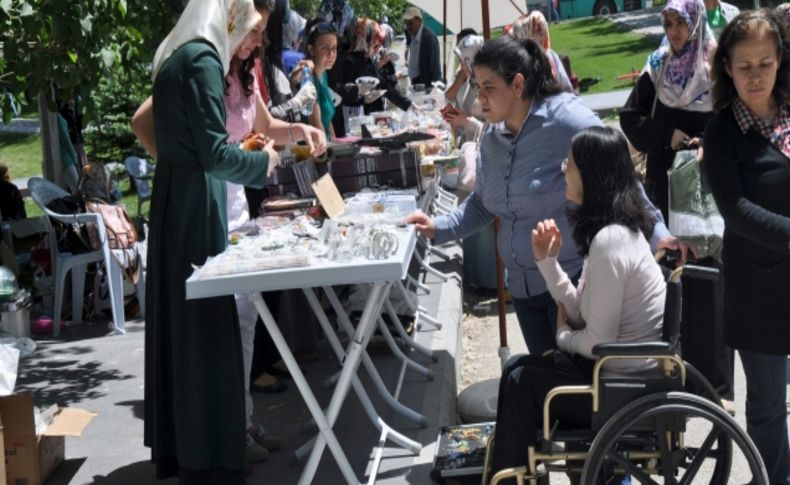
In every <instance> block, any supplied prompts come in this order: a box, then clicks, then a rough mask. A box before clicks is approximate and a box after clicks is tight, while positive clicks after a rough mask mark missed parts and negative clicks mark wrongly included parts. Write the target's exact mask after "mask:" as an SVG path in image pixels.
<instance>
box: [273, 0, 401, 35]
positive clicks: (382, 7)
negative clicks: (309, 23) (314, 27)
mask: <svg viewBox="0 0 790 485" xmlns="http://www.w3.org/2000/svg"><path fill="white" fill-rule="evenodd" d="M349 4H350V5H351V6H352V7H353V8H354V13H355V14H356V15H357V17H370V18H372V19H374V20H381V19H382V17H385V16H386V17H388V18H389V22H390V25H392V26H393V27H394V28H395V30H396V31H398V32H402V31H403V25H402V24H403V22H401V21H400V18H401V16H402V15H403V12H404V11H405V10H406V8H407V7H408V6H409V3H408V2H407V1H406V0H377V1H375V2H373V1H371V0H349ZM289 5H290V6H291V8H292V9H293V10H295V11H297V12H299V15H301V16H302V17H304V18H306V19H308V20H309V19H310V18H312V17H314V16H315V15H316V13H318V7H319V6H320V5H321V0H289Z"/></svg>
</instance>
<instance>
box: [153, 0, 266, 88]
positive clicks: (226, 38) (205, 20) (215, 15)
mask: <svg viewBox="0 0 790 485" xmlns="http://www.w3.org/2000/svg"><path fill="white" fill-rule="evenodd" d="M260 20H261V15H260V14H259V13H258V11H257V10H256V9H255V4H254V3H253V0H189V3H188V4H187V6H186V8H184V11H183V12H182V13H181V17H179V18H178V22H176V25H175V27H173V30H171V31H170V33H169V34H168V35H167V37H165V40H163V41H162V43H161V44H159V48H158V49H156V54H155V55H154V68H153V74H152V78H153V79H156V75H157V74H159V70H160V69H161V68H162V66H163V65H164V64H165V61H167V59H169V58H170V56H171V55H172V54H173V52H175V50H176V49H178V48H179V47H181V46H182V45H184V44H186V43H187V42H190V41H192V40H196V39H205V40H207V41H208V42H209V43H211V45H213V46H214V48H215V49H216V50H217V54H219V58H220V60H221V61H222V68H223V72H224V74H225V75H227V74H228V68H229V67H230V60H231V58H232V57H233V54H234V52H235V51H236V49H237V48H238V46H239V44H241V41H242V40H244V37H245V36H246V35H247V34H248V33H249V32H250V31H251V30H252V29H253V28H254V27H255V25H256V24H257V23H258V22H260Z"/></svg>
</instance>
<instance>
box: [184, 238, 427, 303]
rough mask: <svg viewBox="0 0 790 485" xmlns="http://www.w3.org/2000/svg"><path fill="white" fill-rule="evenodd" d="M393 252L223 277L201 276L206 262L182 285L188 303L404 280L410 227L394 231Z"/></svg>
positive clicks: (411, 247) (409, 252)
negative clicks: (376, 257)
mask: <svg viewBox="0 0 790 485" xmlns="http://www.w3.org/2000/svg"><path fill="white" fill-rule="evenodd" d="M397 234H398V236H399V244H398V250H397V252H396V253H395V254H394V255H393V256H391V257H389V258H387V259H380V260H366V259H359V258H357V259H353V260H351V261H350V262H335V261H327V260H323V259H320V258H313V261H314V263H313V264H312V265H310V266H305V267H296V268H283V269H271V270H266V271H257V272H252V273H240V274H233V275H223V276H211V277H206V276H201V271H202V270H203V269H204V268H207V267H209V266H210V265H211V261H209V262H207V263H206V265H204V266H203V267H202V268H199V269H197V270H195V272H194V273H192V276H190V277H189V279H187V281H186V297H187V299H188V300H194V299H198V298H210V297H214V296H222V295H233V294H246V293H254V292H259V291H274V290H286V289H293V288H315V287H320V286H331V285H347V284H359V283H377V282H383V281H398V280H402V279H403V278H405V277H406V272H407V271H408V269H409V262H410V261H411V256H412V252H413V251H414V245H415V243H416V234H415V231H414V226H408V227H407V228H406V229H402V230H399V231H398V233H397Z"/></svg>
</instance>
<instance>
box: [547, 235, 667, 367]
mask: <svg viewBox="0 0 790 485" xmlns="http://www.w3.org/2000/svg"><path fill="white" fill-rule="evenodd" d="M537 265H538V269H539V270H540V273H541V274H542V275H543V278H544V279H545V280H546V286H547V288H548V290H549V292H550V293H551V296H552V297H553V298H554V300H555V301H557V303H562V305H563V306H564V307H565V310H566V311H567V314H568V320H569V323H570V324H571V325H572V326H573V327H574V328H576V330H568V329H567V328H566V329H565V330H559V329H558V331H557V346H558V347H559V348H560V349H561V350H565V351H568V352H571V353H576V354H581V355H583V356H585V357H587V358H590V359H592V358H594V357H593V355H592V349H593V347H595V346H596V345H597V344H599V343H608V342H621V343H628V342H631V343H633V342H650V341H660V340H661V327H662V323H663V320H664V300H665V298H666V283H665V281H664V276H663V275H662V274H661V269H660V268H659V267H658V264H657V263H656V261H655V259H654V258H653V254H652V253H651V251H650V245H649V244H648V243H647V241H646V240H645V237H644V236H643V235H642V233H641V232H638V233H634V232H632V231H631V230H629V229H628V228H626V227H625V226H621V225H615V224H613V225H610V226H606V227H604V228H603V229H601V230H600V231H598V234H596V235H595V237H594V238H593V241H592V244H591V245H590V253H589V255H588V256H587V258H586V259H585V261H584V266H583V267H582V275H581V279H580V280H579V285H578V287H574V286H573V283H572V282H571V280H570V279H569V278H568V275H567V274H566V273H565V272H564V271H563V270H562V268H561V267H560V265H559V264H558V263H557V259H556V258H546V259H544V260H542V261H538V262H537ZM655 366H656V362H655V361H654V360H650V361H647V362H646V361H640V360H624V361H613V362H609V363H607V364H605V365H604V367H605V368H606V369H607V370H609V371H614V372H615V373H617V374H620V373H633V372H639V371H644V370H647V369H651V368H654V367H655Z"/></svg>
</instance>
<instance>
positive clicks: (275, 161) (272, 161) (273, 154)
mask: <svg viewBox="0 0 790 485" xmlns="http://www.w3.org/2000/svg"><path fill="white" fill-rule="evenodd" d="M263 150H264V151H265V152H266V153H268V154H269V169H268V170H267V171H266V176H267V177H271V176H272V174H273V173H274V169H275V168H277V165H279V164H280V154H279V153H277V150H275V149H274V139H273V138H269V139H268V140H266V146H264V147H263Z"/></svg>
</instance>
